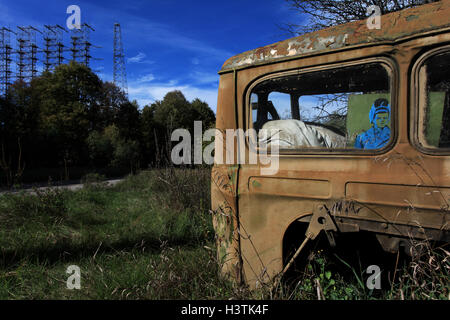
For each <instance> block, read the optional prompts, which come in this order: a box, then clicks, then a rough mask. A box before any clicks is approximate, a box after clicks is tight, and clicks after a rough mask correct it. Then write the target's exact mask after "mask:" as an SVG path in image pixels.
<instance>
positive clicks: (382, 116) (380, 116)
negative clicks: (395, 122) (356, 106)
mask: <svg viewBox="0 0 450 320" xmlns="http://www.w3.org/2000/svg"><path fill="white" fill-rule="evenodd" d="M388 123H389V113H387V112H380V113H377V114H376V116H375V123H374V125H375V127H376V128H379V129H383V128H384V127H386V126H387V124H388Z"/></svg>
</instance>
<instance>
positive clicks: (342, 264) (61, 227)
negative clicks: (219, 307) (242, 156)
mask: <svg viewBox="0 0 450 320" xmlns="http://www.w3.org/2000/svg"><path fill="white" fill-rule="evenodd" d="M102 180H103V178H102V177H101V176H98V175H92V176H88V177H86V181H85V187H84V188H83V189H81V190H78V191H75V192H71V191H64V190H60V189H45V190H35V192H36V193H35V194H34V195H30V194H24V193H23V194H3V195H1V196H0V250H1V254H0V299H230V298H231V299H319V298H320V299H344V300H350V299H448V298H449V292H450V290H449V289H450V288H449V281H448V279H449V271H450V253H449V252H448V251H446V249H445V248H440V249H432V248H431V247H429V246H427V244H426V243H421V244H420V245H419V244H417V246H416V248H417V249H419V247H420V246H421V248H422V250H418V251H417V252H418V254H416V255H415V256H414V259H412V260H411V261H409V262H408V263H406V264H404V265H402V264H399V265H398V266H397V268H396V270H397V271H396V275H395V276H394V277H392V275H391V277H390V279H392V278H395V281H393V282H392V283H388V285H384V284H383V287H382V290H368V289H367V288H366V286H365V280H366V277H367V276H366V275H364V274H363V273H362V271H361V268H360V267H359V266H358V265H357V264H355V263H353V262H350V261H348V260H346V258H344V257H343V256H340V255H338V256H334V255H333V254H330V253H329V252H326V251H322V250H320V249H319V250H311V255H310V261H309V262H308V263H307V264H305V266H304V268H302V269H298V270H297V272H295V273H294V274H293V275H292V276H290V277H286V278H285V279H284V281H283V282H282V283H281V285H280V286H279V287H277V288H276V289H275V290H271V288H270V285H269V286H267V287H264V288H262V289H259V290H256V291H253V292H250V291H249V290H247V289H246V288H243V287H233V285H232V284H231V283H230V282H228V281H226V280H224V279H222V278H221V277H220V276H219V273H218V270H219V268H218V264H217V260H216V251H215V244H214V231H213V229H212V223H211V216H210V214H209V209H210V184H209V181H210V170H209V169H174V168H166V169H161V170H151V171H144V172H141V173H140V174H138V175H134V176H129V177H128V178H127V179H126V180H124V181H123V182H121V183H119V184H117V185H115V186H114V187H108V186H107V185H106V184H105V183H103V182H102ZM419 253H420V254H419ZM353 255H355V254H353ZM69 265H77V266H79V267H80V269H81V289H80V290H68V289H67V288H66V280H67V278H68V276H69V275H68V274H66V268H67V267H68V266H69Z"/></svg>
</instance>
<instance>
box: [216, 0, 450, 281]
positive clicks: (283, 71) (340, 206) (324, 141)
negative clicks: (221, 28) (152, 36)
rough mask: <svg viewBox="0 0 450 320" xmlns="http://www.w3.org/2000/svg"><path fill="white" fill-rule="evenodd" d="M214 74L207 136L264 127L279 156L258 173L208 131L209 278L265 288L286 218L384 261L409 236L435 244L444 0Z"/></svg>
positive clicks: (448, 149)
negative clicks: (215, 265)
mask: <svg viewBox="0 0 450 320" xmlns="http://www.w3.org/2000/svg"><path fill="white" fill-rule="evenodd" d="M219 74H220V85H219V95H218V105H217V123H216V127H217V129H218V130H220V131H221V132H225V131H226V130H230V129H234V130H237V129H242V131H243V132H247V131H248V130H255V132H258V134H259V132H260V131H261V130H262V129H267V128H269V129H272V130H276V132H278V134H276V136H273V137H272V138H271V139H269V140H270V141H269V144H270V143H272V144H274V145H277V147H278V149H279V157H278V163H277V165H278V168H277V169H278V170H277V171H276V172H274V173H272V174H262V173H261V172H262V171H261V166H263V164H254V163H249V161H248V160H249V159H250V158H251V156H252V153H255V152H256V153H257V152H260V149H259V148H256V149H255V148H253V149H252V148H250V147H249V145H250V143H249V136H248V135H244V139H241V141H237V140H238V138H236V137H238V135H234V136H231V135H230V136H228V135H222V137H223V139H224V140H230V139H231V138H230V137H233V139H232V140H233V144H232V146H233V148H234V149H233V150H232V151H234V153H237V151H238V149H239V150H244V152H245V160H246V161H244V162H243V163H241V162H238V161H237V156H236V154H232V153H233V152H231V153H230V150H225V149H226V147H225V145H226V144H227V143H222V145H219V144H217V141H218V139H217V136H216V159H215V164H214V166H213V170H212V181H211V186H212V189H211V197H212V211H213V223H214V228H215V231H216V241H217V247H218V257H219V259H220V261H221V263H222V273H223V274H226V275H229V276H231V277H232V278H233V279H235V280H236V281H238V282H244V283H247V284H248V285H249V286H250V287H255V286H257V285H258V283H262V282H267V281H269V280H270V279H272V278H273V277H274V276H276V275H277V274H279V273H280V272H281V271H282V270H283V268H284V267H285V264H286V261H287V260H286V259H287V257H285V256H283V254H285V253H284V252H285V251H284V249H285V248H283V239H284V237H285V235H286V232H287V230H288V229H289V227H290V226H292V225H293V224H294V223H298V222H299V221H300V222H304V223H306V224H308V223H309V225H310V227H311V225H312V224H313V223H315V227H317V226H318V225H319V227H320V224H322V227H321V228H322V230H326V231H327V232H328V233H336V232H337V233H346V232H358V231H366V232H371V233H373V234H374V235H375V236H376V238H377V239H378V241H379V242H380V244H381V246H382V247H383V249H384V250H386V251H389V252H396V251H397V250H399V247H403V246H405V247H406V248H408V244H409V240H410V239H417V240H423V239H431V240H435V241H443V242H449V240H450V234H449V228H450V227H449V221H450V219H449V201H450V200H449V199H450V77H449V75H450V3H449V1H441V2H437V3H432V4H427V5H423V6H420V7H417V8H412V9H408V10H403V11H400V12H396V13H392V14H388V15H385V16H382V18H381V29H379V30H378V29H369V28H368V27H367V24H366V21H357V22H352V23H348V24H344V25H340V26H336V27H332V28H328V29H325V30H321V31H318V32H314V33H310V34H306V35H302V36H299V37H295V38H292V39H288V40H285V41H281V42H278V43H276V44H273V45H268V46H265V47H262V48H259V49H255V50H252V51H249V52H245V53H242V54H240V55H237V56H235V57H232V58H230V59H229V60H227V61H226V62H225V64H224V65H223V67H222V69H221V70H220V72H219ZM226 142H229V141H226ZM239 142H240V143H239ZM220 148H222V150H223V152H220ZM227 152H228V154H227ZM218 153H223V154H227V157H230V158H231V160H234V161H228V158H227V161H222V160H223V159H222V160H220V161H219V160H217V154H218ZM230 154H231V155H230ZM233 157H234V158H233ZM316 220H317V221H316ZM317 223H319V224H317ZM308 230H310V228H308ZM316 231H317V230H316ZM319 232H320V229H319ZM308 236H309V237H310V238H311V239H313V238H314V236H315V235H313V234H309V235H308V234H306V235H305V234H299V235H298V238H299V242H298V244H300V243H301V241H302V240H303V239H304V238H305V237H308ZM298 244H297V245H298ZM337 245H338V246H339V243H337Z"/></svg>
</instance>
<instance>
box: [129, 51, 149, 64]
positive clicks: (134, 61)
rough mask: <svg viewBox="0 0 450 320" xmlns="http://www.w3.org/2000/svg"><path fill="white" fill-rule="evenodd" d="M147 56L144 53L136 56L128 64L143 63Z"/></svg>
mask: <svg viewBox="0 0 450 320" xmlns="http://www.w3.org/2000/svg"><path fill="white" fill-rule="evenodd" d="M146 56H147V55H146V54H145V53H143V52H139V53H138V54H137V55H136V56H134V57H131V58H128V60H127V62H128V63H139V62H141V61H142V60H143V59H144V58H145V57H146Z"/></svg>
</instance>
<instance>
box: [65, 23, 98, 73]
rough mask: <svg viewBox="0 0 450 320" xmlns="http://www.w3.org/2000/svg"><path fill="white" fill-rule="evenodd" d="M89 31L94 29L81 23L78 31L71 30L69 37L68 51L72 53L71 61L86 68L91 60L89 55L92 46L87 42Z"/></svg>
mask: <svg viewBox="0 0 450 320" xmlns="http://www.w3.org/2000/svg"><path fill="white" fill-rule="evenodd" d="M91 31H94V29H93V28H92V27H91V26H90V25H88V24H87V23H83V24H82V25H81V28H80V29H73V30H72V35H71V37H70V38H71V39H72V48H71V49H70V51H71V52H72V58H71V60H72V61H76V62H78V63H81V64H84V65H85V66H86V67H89V61H90V59H91V58H92V56H91V55H90V48H91V46H92V44H91V43H90V42H89V35H90V32H91Z"/></svg>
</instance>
